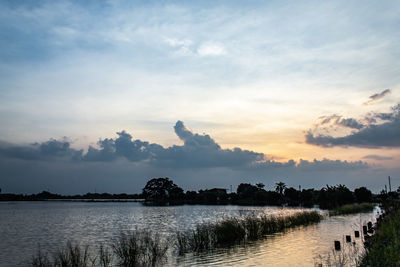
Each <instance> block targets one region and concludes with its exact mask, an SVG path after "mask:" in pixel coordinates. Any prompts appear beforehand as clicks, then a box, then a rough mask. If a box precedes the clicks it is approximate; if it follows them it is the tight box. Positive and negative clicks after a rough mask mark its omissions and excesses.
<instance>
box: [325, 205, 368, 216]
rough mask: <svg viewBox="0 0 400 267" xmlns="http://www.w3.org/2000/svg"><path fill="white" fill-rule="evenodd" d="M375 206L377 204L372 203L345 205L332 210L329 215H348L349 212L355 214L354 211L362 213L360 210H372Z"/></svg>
mask: <svg viewBox="0 0 400 267" xmlns="http://www.w3.org/2000/svg"><path fill="white" fill-rule="evenodd" d="M374 208H375V205H374V204H371V203H361V204H349V205H343V206H341V207H339V208H336V209H333V210H330V211H329V216H336V215H347V214H354V213H360V212H370V211H372V210H373V209H374Z"/></svg>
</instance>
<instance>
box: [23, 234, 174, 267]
mask: <svg viewBox="0 0 400 267" xmlns="http://www.w3.org/2000/svg"><path fill="white" fill-rule="evenodd" d="M167 250H168V242H167V240H162V239H161V238H160V236H159V235H157V234H152V233H150V232H148V231H133V232H131V233H129V234H121V235H120V236H119V238H118V239H117V240H115V241H114V242H113V244H112V245H111V247H104V246H100V248H99V250H98V251H97V253H94V254H91V253H90V252H89V247H88V246H85V247H82V246H79V245H78V244H72V243H71V242H68V243H67V246H66V247H65V248H64V249H61V250H59V251H57V252H56V253H53V254H51V255H49V254H47V253H45V252H43V251H42V250H40V249H39V250H38V253H37V255H35V256H34V257H33V259H32V262H31V264H32V266H34V267H93V266H101V267H109V266H121V267H135V266H140V267H146V266H162V264H163V263H164V262H165V261H166V259H167V254H166V253H167Z"/></svg>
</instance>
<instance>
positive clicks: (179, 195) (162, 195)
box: [142, 177, 184, 200]
mask: <svg viewBox="0 0 400 267" xmlns="http://www.w3.org/2000/svg"><path fill="white" fill-rule="evenodd" d="M142 194H143V197H144V198H145V199H146V200H176V199H183V196H184V195H183V189H182V188H180V187H179V186H177V185H176V184H174V182H173V181H172V180H170V179H169V178H167V177H166V178H153V179H151V180H150V181H148V182H147V184H146V186H145V187H144V188H143V191H142Z"/></svg>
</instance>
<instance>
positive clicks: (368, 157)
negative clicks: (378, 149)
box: [363, 154, 393, 160]
mask: <svg viewBox="0 0 400 267" xmlns="http://www.w3.org/2000/svg"><path fill="white" fill-rule="evenodd" d="M363 159H374V160H392V159H393V157H386V156H379V155H374V154H372V155H366V156H364V157H363Z"/></svg>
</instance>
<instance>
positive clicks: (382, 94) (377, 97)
mask: <svg viewBox="0 0 400 267" xmlns="http://www.w3.org/2000/svg"><path fill="white" fill-rule="evenodd" d="M390 93H391V91H390V89H385V90H383V91H382V92H380V93H376V94H373V95H371V96H370V97H369V98H368V101H367V102H365V103H364V105H369V104H372V103H374V102H376V101H378V100H381V99H382V98H384V97H385V96H386V95H388V94H390Z"/></svg>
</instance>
